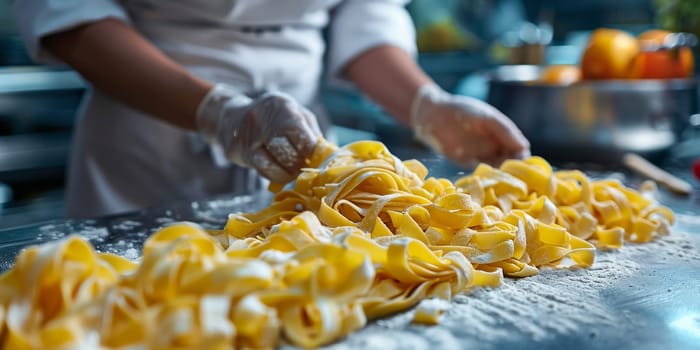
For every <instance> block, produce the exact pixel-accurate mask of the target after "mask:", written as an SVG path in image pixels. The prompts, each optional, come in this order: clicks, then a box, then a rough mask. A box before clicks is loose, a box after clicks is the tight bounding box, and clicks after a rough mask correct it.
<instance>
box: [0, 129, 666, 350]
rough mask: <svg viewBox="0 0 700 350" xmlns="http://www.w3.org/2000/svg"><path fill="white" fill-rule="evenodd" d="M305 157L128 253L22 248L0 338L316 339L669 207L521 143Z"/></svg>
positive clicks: (645, 222) (432, 302)
mask: <svg viewBox="0 0 700 350" xmlns="http://www.w3.org/2000/svg"><path fill="white" fill-rule="evenodd" d="M310 165H312V166H314V167H312V168H308V169H304V171H303V172H302V173H301V174H300V175H299V176H298V178H297V179H296V181H295V182H294V183H293V184H291V185H288V187H287V188H285V189H282V190H281V191H280V192H278V193H277V194H276V196H275V198H274V200H273V201H272V203H271V204H270V206H269V207H267V208H265V209H263V210H261V211H259V212H256V213H234V214H231V215H230V217H229V221H228V223H227V224H226V226H225V227H224V229H223V230H220V231H211V232H206V231H204V230H203V229H201V228H199V227H198V226H196V225H192V224H178V225H174V226H170V227H167V228H165V229H162V230H161V231H159V232H157V233H155V234H154V235H153V236H151V237H150V238H149V239H148V240H147V241H146V242H145V244H144V248H143V257H142V259H141V260H140V262H139V263H138V264H136V263H133V262H130V261H128V260H126V259H124V258H121V257H118V256H115V255H109V254H100V253H96V252H95V251H94V249H93V248H92V247H91V246H90V245H89V244H88V243H86V242H85V241H84V240H83V239H81V238H78V237H77V236H72V237H69V238H68V239H66V240H64V241H60V242H54V243H50V244H46V245H42V246H38V247H31V248H29V249H27V250H25V251H23V252H22V253H21V254H20V255H19V256H18V257H17V260H16V263H15V266H14V268H13V269H12V270H10V271H8V272H6V273H4V274H3V275H2V276H0V344H1V345H2V348H3V349H69V348H79V347H81V346H83V347H87V348H106V349H117V348H131V347H140V348H151V349H176V348H177V349H184V348H192V349H200V348H207V349H230V348H273V347H275V346H276V344H278V341H279V339H280V337H284V338H285V339H287V340H288V341H290V342H292V343H294V344H296V345H299V346H303V347H316V346H318V345H322V344H326V343H329V342H332V341H334V340H336V339H339V338H341V337H343V336H345V335H347V334H348V333H350V332H353V331H355V330H357V329H359V328H361V327H363V326H364V325H365V324H366V323H367V321H368V320H371V319H375V318H378V317H382V316H386V315H390V314H393V313H396V312H398V311H401V310H406V309H407V308H410V307H412V306H414V305H416V304H418V303H419V302H420V301H424V302H423V303H421V304H420V305H419V307H418V308H417V309H416V312H415V315H414V322H417V323H428V324H434V323H437V322H438V321H439V318H440V316H441V315H442V314H443V313H444V312H445V310H446V301H448V300H450V299H451V298H452V297H453V296H454V295H455V294H456V293H460V292H464V291H468V290H469V289H470V288H473V287H481V286H489V287H496V286H498V285H500V284H501V282H502V278H503V275H506V276H511V277H527V276H531V275H534V274H537V273H538V271H539V268H540V267H543V266H548V267H557V266H567V265H575V266H579V267H588V266H590V265H591V264H593V260H594V256H595V247H596V246H597V247H601V248H619V247H621V246H622V244H623V242H624V241H625V240H630V241H635V242H647V241H649V240H652V239H653V238H654V237H655V236H656V235H658V234H666V233H668V228H669V225H670V224H671V222H672V220H673V214H672V213H671V212H670V210H668V209H667V208H664V207H662V206H659V205H658V204H657V203H655V202H654V201H652V200H650V199H647V198H646V197H644V196H643V195H642V194H640V193H639V192H636V191H634V190H631V189H628V188H626V187H624V186H622V185H621V184H620V183H619V182H616V181H611V180H602V181H591V180H590V179H588V178H587V177H586V176H585V175H584V174H583V173H581V172H579V171H553V170H552V168H551V167H550V165H549V164H547V162H545V161H544V160H543V159H541V158H537V157H533V158H530V159H527V160H524V161H514V160H511V161H506V162H505V163H504V164H503V165H502V166H501V167H500V168H498V169H496V168H492V167H490V166H487V165H483V164H482V165H480V166H479V167H477V168H476V170H475V171H474V172H473V174H471V175H469V176H466V177H463V178H461V179H459V180H458V181H456V182H455V183H452V182H450V181H448V180H445V179H436V178H426V176H427V173H428V172H427V169H426V168H425V167H424V166H423V165H422V164H421V163H419V162H418V161H415V160H409V161H400V160H399V159H397V158H396V157H394V156H393V155H391V154H390V153H389V152H388V150H387V149H386V148H385V147H384V146H383V145H382V144H381V143H378V142H370V141H364V142H357V143H353V144H350V145H348V146H345V147H343V148H340V149H338V148H336V147H334V146H332V145H329V144H327V143H321V144H320V145H319V147H318V149H317V152H316V154H315V155H314V157H313V158H312V159H311V160H310ZM277 189H279V188H277Z"/></svg>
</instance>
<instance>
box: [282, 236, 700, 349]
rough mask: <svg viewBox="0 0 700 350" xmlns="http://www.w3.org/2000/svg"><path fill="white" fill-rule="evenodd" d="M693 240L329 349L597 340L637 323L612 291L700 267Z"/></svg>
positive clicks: (515, 284) (520, 283) (680, 239)
mask: <svg viewBox="0 0 700 350" xmlns="http://www.w3.org/2000/svg"><path fill="white" fill-rule="evenodd" d="M691 238H692V236H690V235H689V234H687V233H674V234H672V235H671V236H665V237H661V238H659V239H657V240H655V241H653V242H651V243H646V244H631V243H628V244H626V245H625V246H624V247H623V248H622V249H620V250H617V251H599V252H598V253H597V256H596V261H595V264H594V265H593V266H592V267H591V268H588V269H580V268H578V269H550V270H543V271H541V272H540V274H539V275H537V276H533V277H528V278H522V279H511V278H507V279H506V280H505V283H504V284H503V286H501V287H499V288H484V289H478V290H475V291H473V292H472V293H470V294H463V295H457V296H456V297H455V298H454V299H453V301H452V302H451V304H450V306H449V308H448V309H447V312H446V314H445V315H444V317H443V318H442V321H441V322H440V324H439V325H436V326H420V325H414V324H411V320H412V318H413V313H414V310H410V311H407V312H403V313H400V314H397V315H395V316H392V317H388V318H384V319H380V320H377V321H374V322H370V324H369V325H368V326H367V327H365V328H364V329H362V330H360V331H358V332H355V333H353V334H350V335H349V336H348V337H347V338H345V339H343V340H341V341H339V342H337V343H335V344H331V345H329V346H327V347H325V348H324V349H329V350H346V349H363V350H373V349H376V350H391V349H415V350H419V349H420V350H422V349H425V350H428V349H430V350H434V349H464V348H480V349H483V348H489V347H488V346H487V345H488V344H492V343H493V342H494V341H497V340H499V339H500V340H502V339H513V338H514V337H516V339H517V337H520V338H521V339H523V340H527V341H530V342H532V341H534V342H541V341H547V340H548V339H551V338H553V337H556V336H561V335H566V334H571V333H575V334H586V335H588V336H589V337H591V338H594V337H596V335H597V334H598V333H599V332H601V331H604V330H606V329H609V328H612V327H613V326H616V325H619V324H620V322H630V320H629V319H628V318H629V317H628V316H627V315H626V314H624V313H622V314H620V313H617V312H615V311H614V310H613V309H611V308H610V306H609V305H608V304H607V303H608V302H609V301H606V299H605V292H606V290H608V289H610V288H613V287H614V288H618V289H619V288H630V289H638V288H639V286H637V285H635V284H634V283H628V282H625V281H634V279H633V278H634V277H636V276H640V275H644V274H645V273H647V272H648V270H650V269H653V268H654V267H655V266H659V265H660V264H661V265H666V266H668V265H672V266H676V265H678V266H680V265H687V264H696V265H699V266H700V253H699V251H698V247H697V246H696V245H695V244H694V243H693V242H692V240H691ZM669 291H670V290H669ZM485 346H486V347H485ZM284 348H286V349H292V348H293V347H291V346H285V347H284Z"/></svg>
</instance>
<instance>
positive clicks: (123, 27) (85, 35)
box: [14, 0, 529, 217]
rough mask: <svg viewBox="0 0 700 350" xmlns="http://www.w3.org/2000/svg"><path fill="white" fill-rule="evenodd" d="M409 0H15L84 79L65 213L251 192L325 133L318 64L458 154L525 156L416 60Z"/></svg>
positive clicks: (488, 115)
mask: <svg viewBox="0 0 700 350" xmlns="http://www.w3.org/2000/svg"><path fill="white" fill-rule="evenodd" d="M405 2H406V1H402V0H345V1H341V0H180V1H168V0H66V1H54V0H21V1H15V2H14V7H15V12H16V16H17V23H18V25H19V27H20V31H21V33H22V35H23V38H24V40H25V43H26V46H27V48H28V50H29V52H30V54H31V55H32V56H33V57H34V58H35V59H36V60H37V61H40V62H49V63H50V62H54V63H55V62H63V63H66V64H68V65H70V66H71V67H72V68H74V69H75V70H77V71H78V72H79V73H80V74H81V75H82V76H83V77H84V78H85V79H86V80H87V81H88V82H89V83H90V85H91V88H90V89H89V92H88V93H87V96H86V97H85V100H84V102H83V104H82V106H81V112H80V116H79V119H78V125H77V128H76V130H75V135H74V140H73V148H72V155H71V160H70V169H69V173H68V185H67V199H66V201H67V204H66V205H67V214H68V216H69V217H95V216H102V215H108V214H115V213H120V212H126V211H133V210H138V209H141V208H144V207H147V206H150V205H153V204H156V203H161V202H166V201H176V200H184V199H189V200H192V199H199V198H205V197H207V196H212V195H215V194H220V193H233V194H243V193H250V192H251V191H253V190H255V189H256V188H258V187H260V186H261V178H260V175H262V177H264V178H267V179H269V180H271V181H274V182H285V181H289V180H291V179H293V177H294V176H295V175H296V174H298V172H299V169H300V168H301V167H302V166H303V165H304V160H305V159H307V158H308V157H309V155H310V154H311V153H312V152H313V149H314V145H315V143H316V141H317V140H318V139H319V137H320V136H321V135H322V133H321V128H320V127H319V122H318V120H317V117H316V115H315V114H314V113H312V112H311V111H310V109H309V108H310V107H312V106H314V105H316V104H317V95H318V86H319V80H320V78H321V74H322V70H323V71H325V72H326V73H327V75H328V77H329V78H330V79H333V80H336V81H338V82H344V83H346V84H353V85H354V86H355V87H357V88H359V89H360V90H361V91H362V92H363V93H364V94H366V96H368V97H369V98H371V99H372V100H374V101H375V102H377V103H378V104H379V105H381V106H382V107H383V108H384V109H385V110H386V111H388V112H389V113H391V115H393V116H394V117H395V118H396V119H397V120H398V121H400V122H402V123H404V124H405V125H408V126H410V127H411V128H412V129H413V131H414V134H415V135H416V137H417V138H418V139H419V140H421V141H423V142H424V143H425V144H427V145H428V146H430V147H431V148H433V149H434V150H436V151H438V152H441V153H443V154H444V155H446V156H447V157H448V158H450V159H451V160H452V161H454V162H456V163H458V164H462V165H471V164H473V163H474V162H478V161H484V162H489V163H492V164H498V163H500V162H501V161H503V160H504V159H507V158H522V157H525V156H527V155H528V154H529V144H528V142H527V140H526V139H525V137H523V135H522V133H521V132H520V131H519V130H518V129H517V127H516V126H515V125H514V124H513V123H512V122H511V121H510V120H509V119H508V118H507V117H506V116H504V115H503V114H502V113H500V112H499V111H497V110H496V109H495V108H493V107H491V106H489V105H488V104H485V103H483V102H481V101H478V100H475V99H471V98H467V97H464V96H455V95H451V94H449V93H447V92H445V91H443V90H442V89H440V88H439V87H438V86H437V85H436V84H435V83H434V82H432V81H431V79H430V78H429V77H428V76H427V75H426V74H425V73H424V72H423V71H422V70H421V69H420V68H419V66H418V65H417V64H416V63H415V61H414V59H413V55H414V54H415V50H416V49H415V46H414V27H413V25H412V23H411V19H410V17H409V15H408V13H407V12H406V11H405V9H404V7H403V6H404V5H405ZM325 27H328V35H327V36H323V35H322V30H323V29H324V28H325ZM324 60H325V61H324ZM324 63H325V66H324Z"/></svg>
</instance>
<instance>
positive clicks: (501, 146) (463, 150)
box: [411, 84, 530, 166]
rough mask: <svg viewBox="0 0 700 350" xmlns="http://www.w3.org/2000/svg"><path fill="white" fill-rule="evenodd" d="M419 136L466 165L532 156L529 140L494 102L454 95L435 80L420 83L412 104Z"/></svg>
mask: <svg viewBox="0 0 700 350" xmlns="http://www.w3.org/2000/svg"><path fill="white" fill-rule="evenodd" d="M411 126H412V128H413V130H414V132H415V135H416V137H417V138H418V140H420V141H421V142H423V143H425V144H426V145H427V146H429V147H430V148H432V149H433V150H434V151H436V152H439V153H442V154H444V155H445V156H447V158H449V159H450V160H452V161H453V162H455V163H457V164H460V165H463V166H473V165H475V164H476V163H478V162H485V163H488V164H491V165H494V166H498V165H499V164H500V163H502V162H503V161H504V160H506V159H509V158H526V157H529V156H530V144H529V142H528V141H527V139H526V138H525V136H523V134H522V133H521V132H520V130H519V129H518V127H517V126H515V124H514V123H513V122H512V121H511V120H510V119H508V117H506V116H505V115H504V114H503V113H501V112H499V111H498V110H497V109H496V108H494V107H492V106H491V105H489V104H487V103H485V102H483V101H480V100H477V99H474V98H470V97H466V96H458V95H452V94H450V93H448V92H445V91H444V90H442V89H441V88H440V87H438V86H437V85H434V84H428V85H424V86H423V87H421V88H420V89H419V90H418V92H417V93H416V96H415V98H414V100H413V104H412V106H411Z"/></svg>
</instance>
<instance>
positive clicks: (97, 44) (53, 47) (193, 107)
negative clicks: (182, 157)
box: [14, 0, 319, 182]
mask: <svg viewBox="0 0 700 350" xmlns="http://www.w3.org/2000/svg"><path fill="white" fill-rule="evenodd" d="M14 8H15V15H16V16H17V19H18V24H19V25H20V26H19V27H20V32H21V33H22V36H23V38H24V41H25V44H26V46H27V48H28V51H29V52H30V55H31V56H32V57H33V58H35V59H36V60H38V61H42V62H49V63H56V62H63V63H67V64H69V65H70V66H72V67H73V68H74V69H76V70H77V71H78V72H80V73H81V74H82V75H83V77H84V78H86V80H88V81H89V82H90V83H91V85H93V86H94V87H95V88H96V89H98V90H100V91H101V92H103V93H106V94H107V95H109V96H110V97H112V98H114V99H115V100H116V101H119V102H121V103H124V104H126V105H129V106H130V107H132V108H134V109H137V110H140V111H143V112H146V113H148V114H150V115H151V116H153V117H155V118H159V119H161V120H163V121H165V122H168V123H170V124H173V125H175V126H178V127H181V128H184V129H189V130H198V131H199V132H200V133H201V134H203V135H204V136H205V138H206V139H207V140H208V141H209V142H211V143H213V144H217V145H220V146H222V147H223V148H224V151H225V153H226V155H227V156H228V158H229V159H230V160H231V161H232V162H234V163H236V164H239V165H242V166H249V167H254V168H256V169H257V170H259V171H260V172H261V173H262V174H263V175H264V176H266V177H268V178H270V179H271V180H273V181H277V182H284V181H286V180H288V179H289V178H290V177H292V176H293V174H296V172H298V170H299V168H300V167H301V166H303V165H304V164H303V163H304V160H305V159H306V158H307V156H308V154H307V153H309V152H310V151H308V150H309V149H310V148H312V146H313V144H315V141H316V139H317V137H318V135H319V133H318V132H317V128H315V123H316V121H315V117H314V116H313V115H312V114H310V113H307V112H308V111H305V109H303V107H301V106H298V104H297V103H296V102H295V101H294V100H293V99H291V98H290V97H288V96H286V95H282V94H268V95H265V96H261V97H260V98H257V99H250V98H248V97H246V96H245V95H243V94H242V91H241V89H234V88H231V87H228V86H225V85H221V84H216V85H215V84H214V82H209V81H206V80H203V79H200V78H198V77H195V76H194V75H192V74H190V73H189V72H188V71H187V70H186V69H185V68H184V67H182V66H180V65H179V64H178V63H176V62H174V61H173V60H171V59H170V58H169V57H167V56H166V55H165V54H163V53H162V52H161V51H160V50H159V49H158V48H157V47H155V46H154V45H152V44H151V43H150V42H149V41H148V40H146V39H145V38H144V37H142V36H141V35H140V33H138V32H137V31H136V30H135V29H133V28H132V27H131V26H130V19H129V16H128V15H127V13H126V12H125V11H124V9H123V8H122V7H121V5H120V4H119V3H118V2H117V1H114V0H72V1H70V2H55V1H51V0H23V1H17V2H15V3H14ZM214 86H218V87H219V88H218V89H215V88H214ZM270 105H273V106H274V107H275V108H268V107H269V106H270ZM258 125H264V126H265V127H262V128H261V127H257V126H258ZM309 125H311V126H309ZM290 133H291V134H292V136H290V137H293V136H297V139H302V140H306V143H305V144H304V145H303V147H301V148H300V147H299V145H298V143H294V142H287V143H286V144H285V143H284V142H282V143H281V142H279V141H280V140H281V139H283V138H286V137H287V134H290ZM299 135H301V136H299ZM304 136H306V137H304ZM273 140H276V141H275V142H274V143H273V144H270V143H271V141H273ZM309 144H312V145H311V146H309ZM280 145H281V146H280ZM268 146H270V147H268ZM285 147H292V148H294V149H293V150H288V149H285ZM261 149H262V151H264V152H261ZM261 153H262V155H260V154H261ZM290 154H291V155H292V156H294V157H296V158H294V159H293V161H292V160H290V157H292V156H290Z"/></svg>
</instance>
